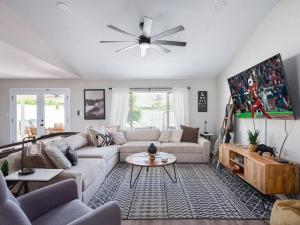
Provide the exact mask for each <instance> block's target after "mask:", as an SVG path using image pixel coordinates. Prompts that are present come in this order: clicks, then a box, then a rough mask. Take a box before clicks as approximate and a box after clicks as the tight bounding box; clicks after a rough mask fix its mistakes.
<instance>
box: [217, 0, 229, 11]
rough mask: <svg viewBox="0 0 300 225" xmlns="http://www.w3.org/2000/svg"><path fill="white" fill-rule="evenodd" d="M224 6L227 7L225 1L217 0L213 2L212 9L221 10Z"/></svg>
mask: <svg viewBox="0 0 300 225" xmlns="http://www.w3.org/2000/svg"><path fill="white" fill-rule="evenodd" d="M226 7H227V1H225V0H221V1H217V2H215V5H214V10H215V11H222V10H224V9H225V8H226Z"/></svg>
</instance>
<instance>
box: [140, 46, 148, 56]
mask: <svg viewBox="0 0 300 225" xmlns="http://www.w3.org/2000/svg"><path fill="white" fill-rule="evenodd" d="M146 53H147V49H146V48H141V56H142V57H145V56H146Z"/></svg>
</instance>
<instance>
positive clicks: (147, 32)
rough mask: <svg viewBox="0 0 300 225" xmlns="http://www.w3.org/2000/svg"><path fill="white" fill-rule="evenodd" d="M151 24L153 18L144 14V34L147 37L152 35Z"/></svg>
mask: <svg viewBox="0 0 300 225" xmlns="http://www.w3.org/2000/svg"><path fill="white" fill-rule="evenodd" d="M151 26H152V18H150V17H147V16H144V26H143V35H144V36H145V37H147V38H149V37H150V31H151Z"/></svg>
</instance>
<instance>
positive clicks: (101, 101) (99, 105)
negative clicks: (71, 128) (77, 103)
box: [84, 89, 105, 120]
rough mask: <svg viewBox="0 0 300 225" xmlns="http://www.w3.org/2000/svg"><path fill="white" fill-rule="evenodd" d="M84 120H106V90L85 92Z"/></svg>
mask: <svg viewBox="0 0 300 225" xmlns="http://www.w3.org/2000/svg"><path fill="white" fill-rule="evenodd" d="M84 119H85V120H104V119H105V89H85V90H84Z"/></svg>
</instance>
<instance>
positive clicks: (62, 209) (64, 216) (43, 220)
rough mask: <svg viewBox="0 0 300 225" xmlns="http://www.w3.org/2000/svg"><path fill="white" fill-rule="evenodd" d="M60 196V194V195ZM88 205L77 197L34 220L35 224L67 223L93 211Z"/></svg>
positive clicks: (57, 224) (61, 224) (62, 224)
mask: <svg viewBox="0 0 300 225" xmlns="http://www.w3.org/2000/svg"><path fill="white" fill-rule="evenodd" d="M58 197H59V196H58ZM91 211H92V209H90V208H89V207H88V206H86V205H85V204H83V203H82V202H81V201H80V200H78V199H76V200H73V201H70V202H68V203H66V204H63V205H61V206H59V207H57V208H55V209H53V210H51V211H49V212H47V213H46V214H44V215H43V216H41V217H39V218H38V219H36V220H34V221H32V224H33V225H65V224H68V223H70V222H72V221H74V220H76V219H77V218H79V217H82V216H84V215H86V214H88V213H89V212H91Z"/></svg>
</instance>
